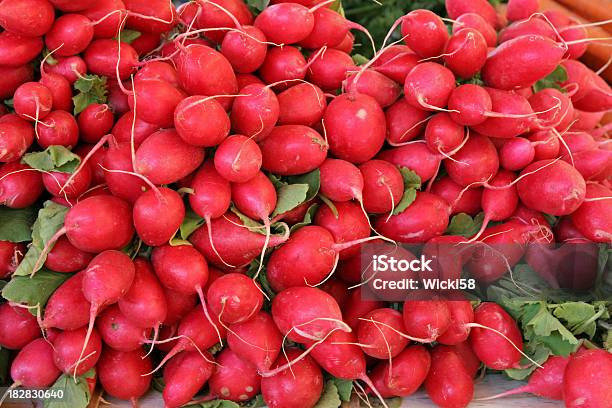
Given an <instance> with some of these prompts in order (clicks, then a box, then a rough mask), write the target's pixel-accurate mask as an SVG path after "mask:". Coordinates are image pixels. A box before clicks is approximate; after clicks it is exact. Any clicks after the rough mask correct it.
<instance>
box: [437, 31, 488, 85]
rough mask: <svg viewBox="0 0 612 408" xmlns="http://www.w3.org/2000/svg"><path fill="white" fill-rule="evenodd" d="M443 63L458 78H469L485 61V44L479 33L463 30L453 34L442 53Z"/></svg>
mask: <svg viewBox="0 0 612 408" xmlns="http://www.w3.org/2000/svg"><path fill="white" fill-rule="evenodd" d="M443 55H444V62H445V63H446V66H447V67H448V68H450V70H451V71H453V73H454V74H455V75H456V76H458V77H460V78H471V77H473V76H474V75H475V74H476V73H478V72H479V71H480V70H481V69H482V67H483V66H484V64H485V62H486V60H487V42H486V40H485V38H484V37H483V36H482V34H480V32H479V31H477V30H475V29H473V28H464V29H461V30H459V31H457V32H456V33H454V34H453V35H452V36H451V38H450V40H449V41H448V44H447V45H446V49H445V51H444V54H443Z"/></svg>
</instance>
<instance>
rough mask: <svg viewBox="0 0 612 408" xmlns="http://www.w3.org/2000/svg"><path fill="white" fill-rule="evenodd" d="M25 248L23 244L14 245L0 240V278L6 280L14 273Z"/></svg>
mask: <svg viewBox="0 0 612 408" xmlns="http://www.w3.org/2000/svg"><path fill="white" fill-rule="evenodd" d="M25 252H26V247H25V244H23V243H15V242H10V241H1V240H0V277H1V278H3V279H4V278H7V277H9V276H10V275H12V274H13V272H15V270H16V269H17V267H18V266H19V264H20V263H21V260H22V259H23V256H24V255H25Z"/></svg>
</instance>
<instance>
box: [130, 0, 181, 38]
mask: <svg viewBox="0 0 612 408" xmlns="http://www.w3.org/2000/svg"><path fill="white" fill-rule="evenodd" d="M124 2H125V7H126V9H127V11H128V19H127V26H128V27H129V28H133V29H136V30H138V31H140V32H146V33H157V34H162V33H165V32H167V31H170V30H171V29H172V27H173V26H174V25H175V24H176V10H175V8H174V5H173V4H172V3H167V2H166V1H164V0H153V1H144V0H124ZM142 15H144V16H145V17H142Z"/></svg>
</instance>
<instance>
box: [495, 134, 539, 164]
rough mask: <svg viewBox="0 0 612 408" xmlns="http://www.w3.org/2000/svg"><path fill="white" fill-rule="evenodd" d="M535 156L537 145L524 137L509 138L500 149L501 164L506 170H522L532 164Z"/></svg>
mask: <svg viewBox="0 0 612 408" xmlns="http://www.w3.org/2000/svg"><path fill="white" fill-rule="evenodd" d="M534 158H535V147H534V146H533V144H532V142H530V141H529V140H528V139H525V138H523V137H515V138H513V139H509V140H508V141H506V142H505V143H504V144H503V145H502V147H501V149H499V164H500V166H501V167H503V168H504V169H506V170H511V171H517V170H521V169H523V168H525V167H527V166H528V165H529V164H531V162H533V159H534Z"/></svg>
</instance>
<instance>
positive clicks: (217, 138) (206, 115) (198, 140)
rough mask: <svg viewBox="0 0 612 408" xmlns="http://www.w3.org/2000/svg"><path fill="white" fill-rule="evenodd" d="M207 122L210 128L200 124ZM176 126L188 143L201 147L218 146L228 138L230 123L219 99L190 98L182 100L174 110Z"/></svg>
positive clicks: (179, 133)
mask: <svg viewBox="0 0 612 408" xmlns="http://www.w3.org/2000/svg"><path fill="white" fill-rule="evenodd" d="M202 121H206V123H208V126H206V128H204V129H203V128H202V127H201V126H199V124H201V123H202ZM174 126H175V128H176V131H177V133H178V135H179V136H180V137H181V139H183V140H184V141H185V142H186V143H189V144H190V145H194V146H199V147H211V146H216V145H218V144H219V143H221V141H223V139H225V138H226V137H227V135H228V134H229V131H230V121H229V118H228V116H227V113H226V112H225V110H224V109H223V106H222V105H221V103H219V101H218V100H217V99H213V98H212V97H203V96H197V95H196V96H190V97H188V98H185V99H182V100H181V101H180V102H179V103H178V105H177V106H176V110H174Z"/></svg>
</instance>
